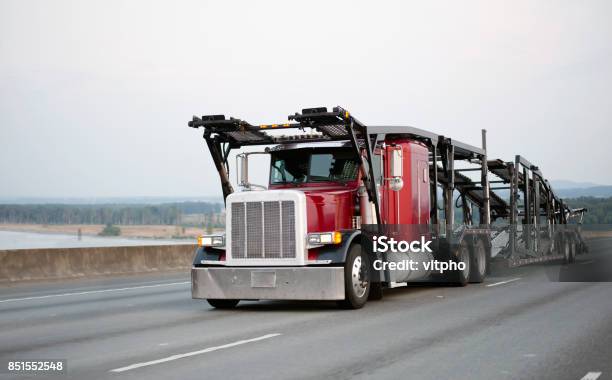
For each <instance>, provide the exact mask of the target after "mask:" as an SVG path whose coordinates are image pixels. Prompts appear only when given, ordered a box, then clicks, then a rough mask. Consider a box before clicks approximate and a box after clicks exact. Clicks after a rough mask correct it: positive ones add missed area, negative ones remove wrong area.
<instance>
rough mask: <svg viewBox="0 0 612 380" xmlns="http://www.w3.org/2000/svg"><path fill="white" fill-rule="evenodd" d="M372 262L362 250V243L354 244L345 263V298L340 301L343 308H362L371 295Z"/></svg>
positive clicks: (339, 304)
mask: <svg viewBox="0 0 612 380" xmlns="http://www.w3.org/2000/svg"><path fill="white" fill-rule="evenodd" d="M370 287H371V282H370V262H369V260H368V256H367V255H366V254H365V253H364V252H362V250H361V244H353V246H351V249H350V250H349V253H348V255H347V256H346V262H345V263H344V300H342V301H339V302H338V306H340V307H341V308H343V309H360V308H362V307H363V305H365V303H366V302H367V301H368V296H369V295H370Z"/></svg>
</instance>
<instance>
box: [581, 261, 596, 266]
mask: <svg viewBox="0 0 612 380" xmlns="http://www.w3.org/2000/svg"><path fill="white" fill-rule="evenodd" d="M594 262H595V260H587V261H581V262H579V263H578V264H581V265H584V264H592V263H594Z"/></svg>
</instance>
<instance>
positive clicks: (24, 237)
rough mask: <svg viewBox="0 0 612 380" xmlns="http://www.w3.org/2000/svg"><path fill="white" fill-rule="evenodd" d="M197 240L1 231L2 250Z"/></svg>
mask: <svg viewBox="0 0 612 380" xmlns="http://www.w3.org/2000/svg"><path fill="white" fill-rule="evenodd" d="M195 243H196V241H195V239H184V240H183V239H180V240H178V239H177V240H172V239H137V238H124V237H101V236H85V235H83V236H82V237H81V240H79V239H78V238H77V236H76V235H65V234H41V233H35V232H13V231H0V250H3V249H28V248H79V247H124V246H138V245H140V246H142V245H175V244H195Z"/></svg>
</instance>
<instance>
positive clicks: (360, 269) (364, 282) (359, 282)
mask: <svg viewBox="0 0 612 380" xmlns="http://www.w3.org/2000/svg"><path fill="white" fill-rule="evenodd" d="M351 283H352V285H353V291H354V292H355V295H356V296H357V297H359V298H361V297H363V296H364V294H365V292H366V290H367V289H368V279H367V268H366V267H365V265H364V264H363V261H362V260H361V256H357V257H356V258H355V261H353V267H352V268H351Z"/></svg>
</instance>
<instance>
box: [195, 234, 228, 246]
mask: <svg viewBox="0 0 612 380" xmlns="http://www.w3.org/2000/svg"><path fill="white" fill-rule="evenodd" d="M224 245H225V236H223V235H203V236H199V237H198V246H199V247H222V246H224Z"/></svg>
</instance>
